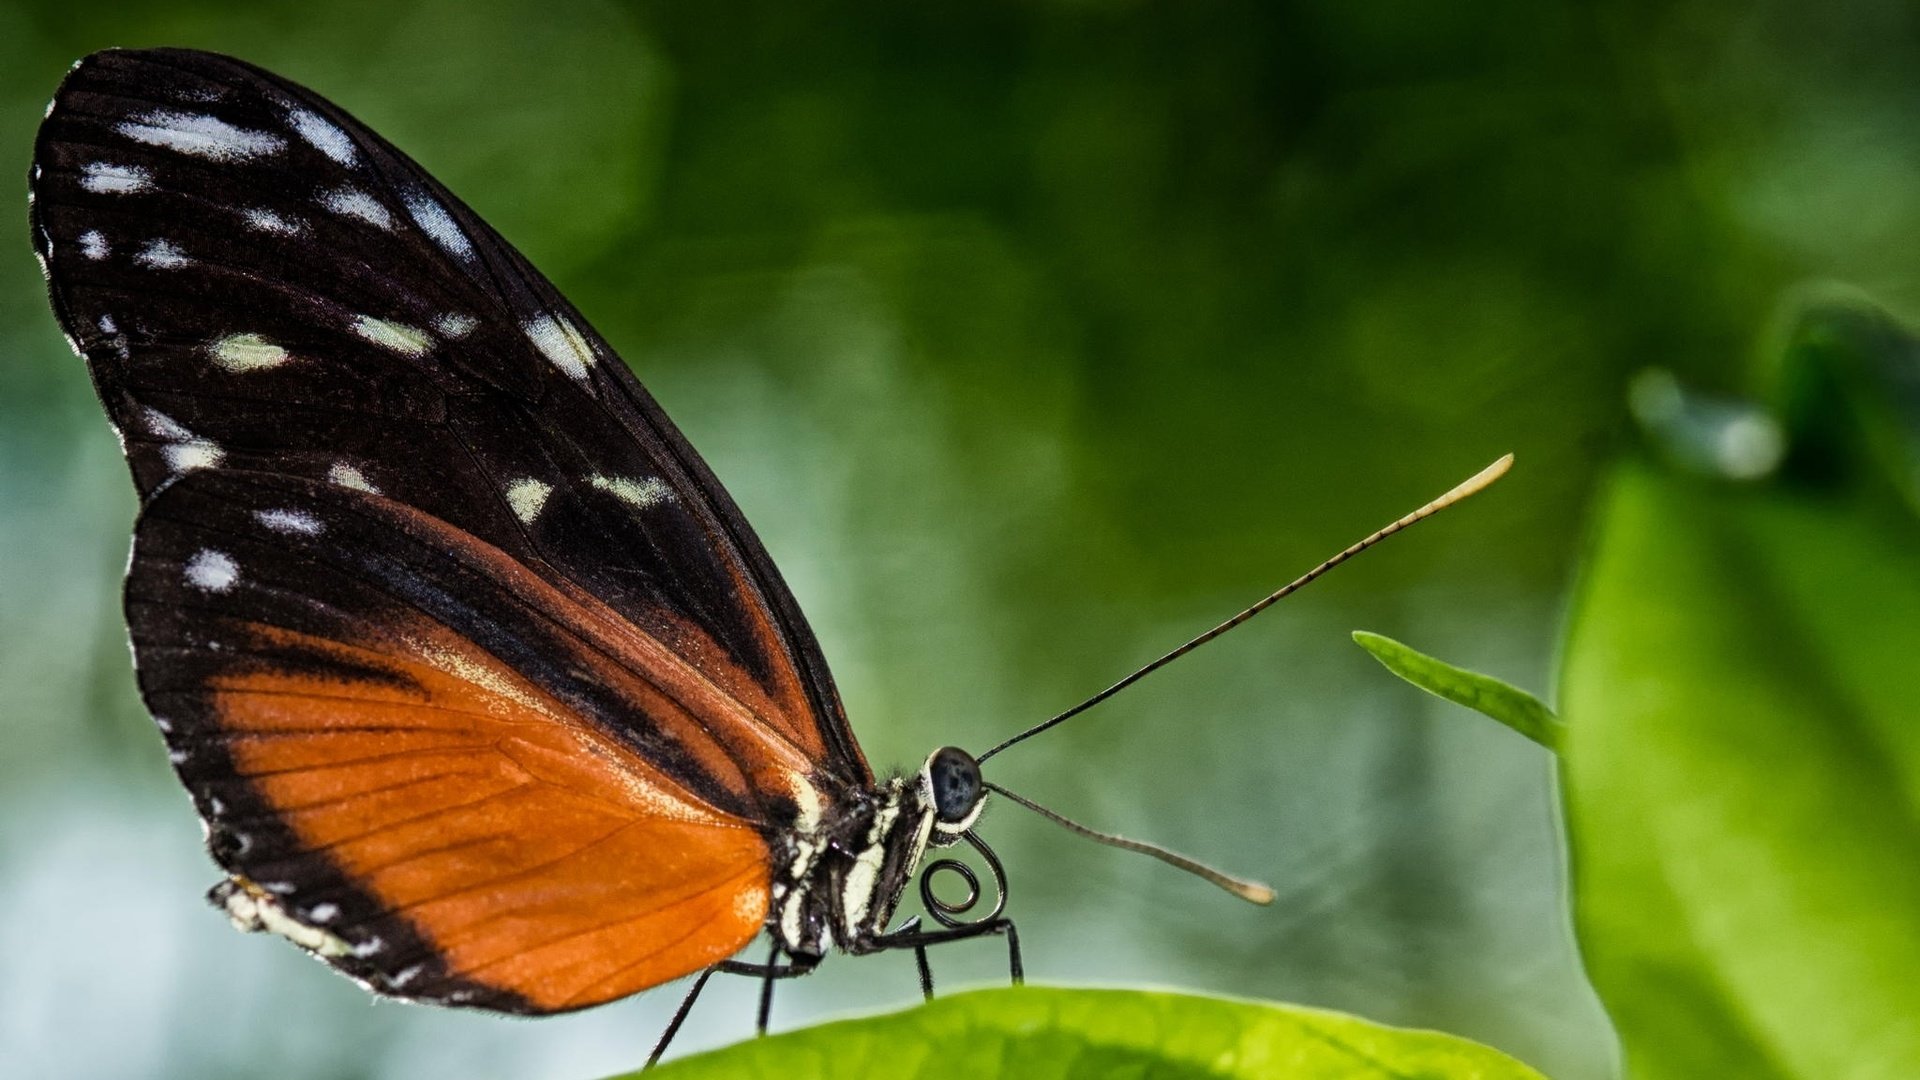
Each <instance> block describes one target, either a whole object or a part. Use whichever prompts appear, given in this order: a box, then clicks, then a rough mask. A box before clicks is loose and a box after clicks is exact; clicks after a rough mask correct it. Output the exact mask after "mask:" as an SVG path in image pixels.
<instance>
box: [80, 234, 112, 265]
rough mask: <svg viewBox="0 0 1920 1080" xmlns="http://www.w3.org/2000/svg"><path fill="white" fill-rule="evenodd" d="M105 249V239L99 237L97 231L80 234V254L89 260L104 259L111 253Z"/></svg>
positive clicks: (108, 249)
mask: <svg viewBox="0 0 1920 1080" xmlns="http://www.w3.org/2000/svg"><path fill="white" fill-rule="evenodd" d="M111 250H112V249H110V248H108V247H107V238H106V237H104V236H102V235H100V230H99V229H88V230H87V231H86V232H83V233H81V234H80V254H82V255H85V256H86V257H87V258H89V259H95V260H99V259H104V258H106V257H107V255H108V254H110V253H111Z"/></svg>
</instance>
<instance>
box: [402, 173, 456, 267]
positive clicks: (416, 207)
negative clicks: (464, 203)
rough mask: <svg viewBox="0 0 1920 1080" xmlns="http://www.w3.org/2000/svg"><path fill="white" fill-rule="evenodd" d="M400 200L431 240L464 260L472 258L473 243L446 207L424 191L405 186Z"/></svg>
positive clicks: (415, 222)
mask: <svg viewBox="0 0 1920 1080" xmlns="http://www.w3.org/2000/svg"><path fill="white" fill-rule="evenodd" d="M400 201H401V202H403V203H405V204H406V206H407V213H408V215H410V216H411V217H412V218H413V222H414V224H416V225H418V226H420V231H421V232H423V233H426V234H427V235H428V236H430V237H432V238H433V242H434V243H436V244H439V245H440V246H441V247H443V248H445V249H446V250H447V252H448V253H449V254H451V255H454V256H456V257H458V258H460V259H462V260H464V261H466V262H472V261H473V259H474V251H473V244H472V243H471V242H469V241H468V240H467V234H466V233H463V232H461V231H460V226H459V225H458V224H456V223H455V222H454V220H453V215H451V214H449V213H447V208H446V207H444V206H441V205H440V203H439V201H438V200H437V199H435V198H434V197H433V196H431V195H429V194H427V193H426V192H424V191H416V190H414V189H413V188H406V189H403V190H402V191H401V192H400Z"/></svg>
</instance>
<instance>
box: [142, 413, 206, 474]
mask: <svg viewBox="0 0 1920 1080" xmlns="http://www.w3.org/2000/svg"><path fill="white" fill-rule="evenodd" d="M143 418H144V419H145V420H146V423H147V428H148V430H150V431H152V432H153V433H154V434H155V435H156V436H158V437H159V438H161V439H163V440H165V441H166V443H167V446H166V448H165V449H163V450H161V451H160V454H161V456H162V457H163V458H164V459H165V460H166V463H167V468H168V469H170V470H172V471H173V472H176V473H184V472H191V471H192V470H194V469H211V468H213V467H214V466H216V465H218V464H220V462H221V460H222V459H224V458H225V457H226V453H225V452H224V451H222V450H221V449H220V446H219V444H217V443H215V442H214V441H213V440H212V439H203V438H201V437H200V436H198V435H195V434H194V433H193V432H191V431H188V430H187V429H186V427H185V426H183V425H182V424H180V422H179V421H177V420H175V419H174V418H173V417H171V416H168V415H167V414H166V413H163V412H161V411H160V410H158V409H147V410H145V412H144V413H143Z"/></svg>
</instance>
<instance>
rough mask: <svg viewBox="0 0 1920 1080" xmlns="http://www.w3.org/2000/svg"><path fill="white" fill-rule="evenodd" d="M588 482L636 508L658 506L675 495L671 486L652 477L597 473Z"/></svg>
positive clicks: (588, 478)
mask: <svg viewBox="0 0 1920 1080" xmlns="http://www.w3.org/2000/svg"><path fill="white" fill-rule="evenodd" d="M587 482H588V483H590V484H592V485H593V486H594V487H595V488H598V489H599V490H601V491H604V492H606V493H607V494H609V495H612V496H613V497H614V498H616V499H619V500H620V501H621V502H623V503H626V504H627V505H629V506H631V507H633V508H634V509H635V510H645V509H647V508H648V507H650V506H657V505H659V504H660V503H662V502H665V501H666V500H667V499H670V498H672V497H673V490H672V489H671V488H669V487H667V485H665V484H663V483H661V482H660V481H658V480H655V479H653V478H651V477H649V478H648V479H645V480H634V479H631V478H629V477H625V476H602V475H600V474H599V473H595V474H593V475H592V476H589V477H587Z"/></svg>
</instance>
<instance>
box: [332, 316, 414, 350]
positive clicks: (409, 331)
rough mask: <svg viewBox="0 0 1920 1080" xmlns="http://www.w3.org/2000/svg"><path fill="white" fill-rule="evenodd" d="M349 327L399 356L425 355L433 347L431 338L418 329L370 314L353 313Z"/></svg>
mask: <svg viewBox="0 0 1920 1080" xmlns="http://www.w3.org/2000/svg"><path fill="white" fill-rule="evenodd" d="M350 329H351V330H352V331H353V332H354V333H356V334H359V335H360V336H361V337H363V338H366V339H367V340H368V341H371V342H373V343H374V344H375V345H382V346H385V347H386V348H389V349H392V350H393V351H394V352H397V353H399V354H400V355H401V356H425V355H426V354H427V350H428V349H431V348H433V340H432V339H431V338H429V337H427V335H426V334H424V333H422V332H421V331H419V330H415V329H414V328H413V327H411V326H407V325H405V324H404V323H397V322H388V321H387V320H385V319H376V318H374V317H373V316H371V315H355V316H354V317H353V325H352V326H351V327H350Z"/></svg>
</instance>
